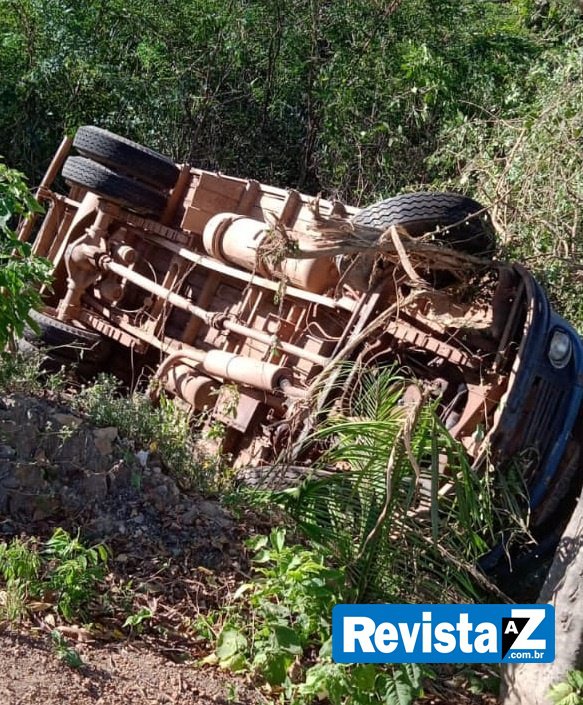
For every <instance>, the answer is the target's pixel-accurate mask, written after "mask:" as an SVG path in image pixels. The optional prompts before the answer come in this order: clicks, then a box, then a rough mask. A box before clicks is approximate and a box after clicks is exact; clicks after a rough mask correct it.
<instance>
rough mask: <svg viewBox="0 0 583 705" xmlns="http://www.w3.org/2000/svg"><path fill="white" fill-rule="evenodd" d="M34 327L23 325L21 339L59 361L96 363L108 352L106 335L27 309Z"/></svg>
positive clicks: (101, 361)
mask: <svg viewBox="0 0 583 705" xmlns="http://www.w3.org/2000/svg"><path fill="white" fill-rule="evenodd" d="M28 315H29V318H30V319H31V320H32V321H33V323H34V324H35V326H36V328H37V330H34V329H33V328H32V327H31V326H27V327H26V328H25V330H24V336H23V337H24V340H25V341H26V342H27V343H29V344H34V345H35V346H36V347H43V348H46V349H47V354H48V355H49V356H51V357H55V358H56V359H58V360H59V361H63V362H64V361H68V362H82V363H86V364H91V365H97V364H100V363H103V362H105V360H106V359H107V358H108V356H109V353H110V352H111V344H110V340H109V339H108V338H104V337H103V336H102V335H101V334H100V333H97V332H96V331H93V330H89V329H87V328H78V327H77V326H72V325H70V324H68V323H64V322H63V321H59V320H58V319H56V318H53V317H52V316H49V315H47V314H46V313H40V312H38V311H29V314H28Z"/></svg>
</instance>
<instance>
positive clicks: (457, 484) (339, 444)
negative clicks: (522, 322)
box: [271, 367, 510, 602]
mask: <svg viewBox="0 0 583 705" xmlns="http://www.w3.org/2000/svg"><path fill="white" fill-rule="evenodd" d="M347 373H348V374H349V375H351V383H350V384H349V385H346V384H345V379H346V377H344V376H342V377H341V378H340V379H339V380H338V381H337V384H338V386H339V388H346V389H347V390H349V391H347V392H346V393H345V394H344V397H343V398H341V400H340V401H338V402H337V404H336V406H335V408H334V409H331V410H330V413H329V414H328V415H327V416H326V418H325V419H324V420H323V421H322V422H321V424H320V425H319V426H318V427H317V428H316V429H315V431H314V433H313V437H312V442H314V443H318V444H319V447H320V448H323V449H324V450H323V453H322V454H321V457H320V458H319V460H318V461H317V462H316V463H315V464H314V465H313V466H312V468H311V472H310V473H309V474H308V475H307V477H306V479H305V480H304V481H303V482H301V483H299V484H297V485H296V486H294V487H292V488H289V489H287V490H282V491H279V492H274V493H272V494H271V497H272V498H273V499H274V500H275V501H276V502H277V503H278V504H280V505H281V506H282V507H284V508H285V509H286V511H287V512H288V513H289V514H290V515H291V517H292V518H293V519H294V520H295V521H296V522H297V524H298V526H299V527H300V528H301V529H302V530H303V531H304V532H305V533H306V534H307V535H308V536H309V537H310V539H311V540H312V541H313V542H314V543H315V544H316V545H319V546H323V547H325V549H326V550H327V551H329V552H330V553H331V554H332V555H333V556H334V558H335V560H336V562H337V563H338V564H339V565H342V566H345V567H346V573H347V576H348V578H349V580H350V581H351V583H352V584H353V585H354V587H355V590H356V593H357V596H358V598H359V599H361V600H365V599H378V598H382V599H384V600H387V599H388V600H394V601H397V602H399V601H407V602H410V601H421V602H422V601H430V602H434V601H435V602H438V601H443V600H445V601H447V600H450V599H452V600H460V599H476V597H477V595H478V593H479V589H480V586H481V587H484V588H486V589H488V587H489V586H488V584H487V581H486V580H485V579H483V578H481V576H480V575H479V573H478V571H477V570H476V569H475V562H476V560H477V559H478V558H479V557H480V556H481V555H482V554H483V553H485V552H486V551H487V549H488V545H492V544H493V543H494V542H495V515H496V513H497V510H496V507H495V503H494V496H493V495H494V493H493V491H492V484H493V483H492V478H490V476H489V473H485V474H484V475H482V476H478V475H477V474H476V473H475V472H473V470H472V469H471V467H470V465H469V462H468V459H467V456H466V454H465V452H464V451H463V449H462V448H461V447H460V445H459V444H458V443H457V442H456V441H454V440H453V439H452V438H451V436H450V435H449V433H448V432H447V431H446V430H445V429H444V427H443V425H442V424H441V422H440V420H439V418H438V416H437V413H436V402H435V400H430V399H429V398H423V397H422V395H420V400H419V402H418V403H414V404H411V403H408V402H406V401H405V398H404V394H405V390H406V388H407V384H409V383H408V382H406V380H405V379H403V378H402V377H401V376H400V375H399V374H398V373H397V372H395V371H394V370H393V369H390V368H388V369H376V370H374V369H373V370H358V369H357V368H354V367H347ZM446 468H447V472H444V470H445V469H446ZM284 469H285V465H283V466H282V470H284ZM278 471H279V470H278V469H277V468H276V470H275V472H276V473H277V472H278ZM509 523H510V522H507V524H509Z"/></svg>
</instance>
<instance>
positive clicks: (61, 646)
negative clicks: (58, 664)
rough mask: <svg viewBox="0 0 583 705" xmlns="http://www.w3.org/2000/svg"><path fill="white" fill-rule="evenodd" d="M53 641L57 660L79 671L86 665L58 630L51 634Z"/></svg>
mask: <svg viewBox="0 0 583 705" xmlns="http://www.w3.org/2000/svg"><path fill="white" fill-rule="evenodd" d="M51 641H52V643H53V649H54V651H55V654H56V655H57V658H58V659H60V660H61V661H63V663H65V664H66V665H67V666H69V668H75V669H78V668H81V667H82V666H84V665H85V664H84V662H83V659H82V658H81V656H80V655H79V652H78V651H77V650H76V649H74V648H73V647H72V646H69V643H68V642H67V640H66V639H65V637H64V636H63V635H62V634H61V632H60V631H59V630H58V629H53V631H52V632H51Z"/></svg>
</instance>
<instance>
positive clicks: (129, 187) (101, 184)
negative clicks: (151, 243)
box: [63, 157, 166, 215]
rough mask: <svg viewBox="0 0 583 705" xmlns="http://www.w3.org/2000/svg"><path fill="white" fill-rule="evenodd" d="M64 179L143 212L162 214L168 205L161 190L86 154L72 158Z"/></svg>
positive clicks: (64, 172) (67, 165)
mask: <svg viewBox="0 0 583 705" xmlns="http://www.w3.org/2000/svg"><path fill="white" fill-rule="evenodd" d="M63 178H64V179H65V180H66V181H68V182H70V183H72V184H75V185H77V186H82V187H83V188H86V189H89V190H90V191H93V193H96V194H97V195H98V196H103V197H104V198H107V199H108V200H110V201H113V202H114V203H119V204H120V205H121V206H125V207H126V208H128V209H130V210H134V211H138V212H140V213H149V214H152V215H158V214H159V213H161V212H162V211H163V210H164V207H165V205H166V197H165V196H164V195H163V194H162V193H160V192H159V191H154V189H152V188H150V187H149V186H146V185H145V184H141V183H140V182H139V181H133V180H132V179H130V178H129V177H127V176H123V175H121V174H117V173H116V172H115V171H112V170H111V169H108V168H107V167H105V166H103V165H102V164H97V163H96V162H94V161H91V159H86V158H85V157H69V158H68V159H67V161H66V162H65V165H64V166H63Z"/></svg>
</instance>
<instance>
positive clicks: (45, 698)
mask: <svg viewBox="0 0 583 705" xmlns="http://www.w3.org/2000/svg"><path fill="white" fill-rule="evenodd" d="M77 651H79V653H80V655H81V656H82V658H83V660H84V662H85V664H86V665H85V666H83V667H82V668H80V669H79V670H75V669H71V668H70V667H68V666H67V665H65V664H64V663H62V662H61V661H59V660H58V658H57V657H56V656H55V654H54V652H53V649H52V645H51V643H50V640H49V639H48V637H46V636H42V635H37V636H35V635H33V634H17V633H4V634H2V635H0V654H1V660H0V703H2V705H41V704H42V705H57V704H59V705H60V704H62V703H71V704H73V703H74V704H75V705H128V704H129V703H131V704H132V705H174V704H177V703H180V704H181V705H195V704H196V705H198V703H201V704H202V703H217V704H218V705H227V704H231V705H232V704H235V703H241V705H252V704H253V705H254V704H255V703H264V702H266V700H265V699H264V698H263V697H262V696H261V694H260V693H259V692H258V691H257V689H255V688H254V687H253V686H252V685H249V684H246V683H245V682H244V681H243V680H238V679H236V678H234V677H233V676H232V675H229V676H228V677H226V676H225V675H224V674H222V673H220V672H218V671H216V670H214V669H212V668H194V667H193V666H192V665H188V664H177V663H173V662H172V661H170V660H168V659H167V658H164V657H163V656H160V655H159V654H156V653H153V652H152V651H151V650H149V649H148V648H146V647H145V646H144V645H143V644H139V643H127V644H107V645H102V646H90V645H80V646H79V645H78V646H77Z"/></svg>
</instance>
